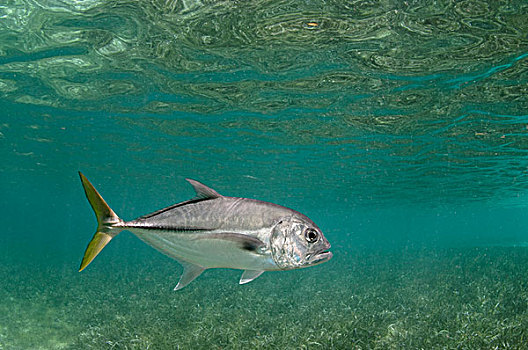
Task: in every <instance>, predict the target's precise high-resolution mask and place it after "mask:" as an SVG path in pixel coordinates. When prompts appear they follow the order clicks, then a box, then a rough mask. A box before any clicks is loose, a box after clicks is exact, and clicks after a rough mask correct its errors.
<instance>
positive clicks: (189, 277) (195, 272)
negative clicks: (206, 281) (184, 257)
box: [174, 261, 205, 290]
mask: <svg viewBox="0 0 528 350" xmlns="http://www.w3.org/2000/svg"><path fill="white" fill-rule="evenodd" d="M178 262H179V263H180V264H181V265H182V266H183V273H182V275H181V277H180V281H179V282H178V284H177V285H176V287H174V290H180V289H182V288H183V287H185V286H186V285H188V284H189V283H191V282H192V281H193V280H194V279H195V278H196V277H198V276H200V274H201V273H202V272H204V270H205V269H204V268H203V267H201V266H198V265H195V264H191V263H188V262H183V261H178Z"/></svg>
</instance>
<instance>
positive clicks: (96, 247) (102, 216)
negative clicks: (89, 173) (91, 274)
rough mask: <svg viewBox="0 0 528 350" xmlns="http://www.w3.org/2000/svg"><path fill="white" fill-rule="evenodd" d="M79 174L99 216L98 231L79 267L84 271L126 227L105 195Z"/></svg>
mask: <svg viewBox="0 0 528 350" xmlns="http://www.w3.org/2000/svg"><path fill="white" fill-rule="evenodd" d="M79 176H80V177H81V182H82V185H83V187H84V193H85V194H86V198H87V199H88V201H89V202H90V205H91V206H92V209H93V211H94V213H95V216H96V218H97V231H96V232H95V234H94V236H93V238H92V240H91V241H90V243H89V244H88V247H86V251H85V252H84V257H83V259H82V262H81V267H80V268H79V271H82V270H84V269H85V268H86V266H88V265H89V264H90V263H91V262H92V260H93V259H95V257H96V256H97V254H99V252H101V250H103V248H104V247H105V246H106V245H107V244H108V242H110V240H111V239H112V238H114V237H115V236H117V234H118V233H119V232H121V231H122V230H123V229H124V227H123V220H121V219H120V218H119V216H117V215H116V213H114V211H113V210H112V209H110V207H109V206H108V204H106V202H105V200H104V199H103V197H101V195H100V194H99V192H97V190H96V189H95V188H94V187H93V185H92V184H91V183H90V181H88V179H87V178H86V176H84V175H83V174H82V173H81V172H80V171H79Z"/></svg>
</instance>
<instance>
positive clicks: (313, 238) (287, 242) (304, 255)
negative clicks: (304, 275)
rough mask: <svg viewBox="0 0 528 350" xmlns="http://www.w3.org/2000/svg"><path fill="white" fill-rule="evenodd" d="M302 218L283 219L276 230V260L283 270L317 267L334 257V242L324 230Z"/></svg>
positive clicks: (278, 222) (272, 246)
mask: <svg viewBox="0 0 528 350" xmlns="http://www.w3.org/2000/svg"><path fill="white" fill-rule="evenodd" d="M301 215H302V214H301ZM301 215H299V216H289V217H284V218H281V219H280V220H278V221H277V223H276V224H275V226H274V227H273V230H272V233H271V239H270V243H271V252H272V257H273V261H274V262H275V264H276V265H277V266H278V267H279V268H280V269H282V270H290V269H296V268H301V267H308V266H313V265H317V264H321V263H323V262H326V261H328V260H330V259H331V258H332V253H331V252H330V251H329V249H330V243H329V242H328V240H327V239H326V237H325V236H324V235H323V233H322V232H321V229H320V228H319V227H317V225H316V224H315V223H313V222H312V221H311V220H310V219H308V218H307V217H305V216H301Z"/></svg>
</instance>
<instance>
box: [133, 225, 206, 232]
mask: <svg viewBox="0 0 528 350" xmlns="http://www.w3.org/2000/svg"><path fill="white" fill-rule="evenodd" d="M126 227H127V228H141V229H145V230H157V231H173V232H203V231H211V229H209V228H197V227H171V226H145V225H127V226H126Z"/></svg>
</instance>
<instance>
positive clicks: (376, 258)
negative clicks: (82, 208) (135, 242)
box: [0, 248, 528, 350]
mask: <svg viewBox="0 0 528 350" xmlns="http://www.w3.org/2000/svg"><path fill="white" fill-rule="evenodd" d="M150 253H152V251H151V250H147V251H145V252H139V254H138V258H135V259H133V262H132V263H130V264H128V265H125V269H121V268H120V269H118V270H117V271H116V269H115V267H116V266H117V265H121V264H122V263H123V261H122V260H123V258H122V257H121V258H119V256H116V257H114V258H113V259H111V261H110V263H109V264H107V266H104V265H98V266H97V268H96V269H94V270H96V271H93V272H92V273H87V274H86V276H82V277H81V278H80V280H79V277H78V275H77V274H76V273H75V271H74V270H65V271H61V272H60V273H56V271H50V270H49V269H46V268H40V269H39V268H38V267H37V268H36V269H30V268H29V267H28V269H27V270H26V271H25V274H28V275H25V274H24V273H19V274H18V276H17V277H16V281H15V282H18V281H19V282H20V284H16V283H13V284H11V283H10V284H8V285H4V288H2V290H1V294H0V297H1V298H2V300H4V301H9V302H8V303H5V302H4V303H2V304H1V308H2V309H3V310H0V324H1V325H2V329H0V332H1V335H0V346H1V348H2V349H72V350H73V349H247V348H255V349H525V348H526V342H527V339H528V307H527V305H528V280H527V279H526V278H525V276H526V274H527V273H528V251H527V250H526V249H523V248H480V249H477V248H475V249H471V250H469V251H468V250H467V249H464V250H460V249H443V250H434V251H431V250H417V251H410V250H409V251H405V252H403V253H401V252H399V253H396V252H394V253H387V252H384V253H375V252H372V253H357V254H352V255H349V256H348V257H347V258H348V259H347V261H348V264H347V265H346V266H342V267H340V268H331V269H328V270H325V271H321V270H318V269H313V270H312V271H311V273H304V274H300V273H297V274H296V273H288V272H283V273H268V274H265V275H264V276H262V277H261V278H259V280H258V283H257V282H254V283H252V284H249V285H247V286H244V287H243V288H241V287H240V286H239V285H237V284H236V283H233V282H236V281H237V278H238V272H237V271H235V270H230V271H222V270H217V271H214V272H206V273H204V275H203V276H202V278H201V281H200V283H195V284H192V285H190V286H189V287H187V288H186V289H185V290H182V291H180V292H178V293H174V292H172V284H173V282H174V281H169V280H168V278H167V276H172V277H173V278H175V277H176V276H177V274H175V271H174V267H175V266H177V264H176V263H174V262H172V263H168V262H169V259H168V258H165V257H163V256H161V255H159V254H156V256H154V257H151V258H150V259H145V258H146V257H147V256H148V255H150ZM328 265H332V262H330V263H328ZM120 270H121V271H120ZM0 271H1V274H0V277H1V278H2V279H5V278H6V277H7V276H9V278H10V279H12V278H13V277H12V276H10V275H9V274H10V272H11V271H10V270H9V267H8V266H6V265H5V264H3V265H2V267H1V270H0ZM217 274H220V277H219V278H218V277H217V276H216V275H217ZM30 278H31V279H32V280H34V281H35V282H34V283H28V281H29V280H30ZM74 281H76V282H80V283H76V282H74ZM37 282H38V283H37Z"/></svg>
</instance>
